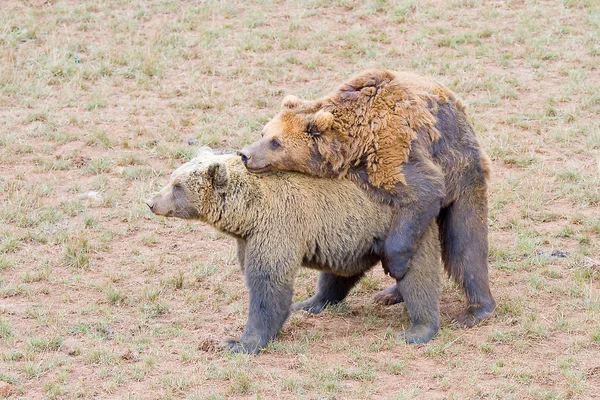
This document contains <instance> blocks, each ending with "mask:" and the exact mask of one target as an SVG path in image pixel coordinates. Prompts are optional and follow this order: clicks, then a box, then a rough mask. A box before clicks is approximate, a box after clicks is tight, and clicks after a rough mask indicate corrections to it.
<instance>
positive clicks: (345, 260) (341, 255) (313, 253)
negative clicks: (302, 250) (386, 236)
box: [302, 243, 381, 276]
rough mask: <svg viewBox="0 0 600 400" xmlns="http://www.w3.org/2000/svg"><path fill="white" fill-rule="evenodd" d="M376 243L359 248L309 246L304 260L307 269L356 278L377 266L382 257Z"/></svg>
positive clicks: (316, 244) (315, 244)
mask: <svg viewBox="0 0 600 400" xmlns="http://www.w3.org/2000/svg"><path fill="white" fill-rule="evenodd" d="M378 247H381V246H380V245H377V244H376V243H372V244H370V245H363V246H358V247H353V246H349V247H348V246H344V248H342V247H339V248H323V247H322V246H320V245H319V243H314V244H313V246H309V247H308V248H309V251H308V252H307V254H305V256H304V259H303V260H302V265H303V266H304V267H306V268H311V269H316V270H319V271H325V272H329V273H332V274H335V275H339V276H354V275H357V274H360V273H362V272H365V271H367V270H369V269H370V268H372V267H373V266H374V265H375V264H377V263H378V262H379V260H380V256H379V254H378V253H377V248H378Z"/></svg>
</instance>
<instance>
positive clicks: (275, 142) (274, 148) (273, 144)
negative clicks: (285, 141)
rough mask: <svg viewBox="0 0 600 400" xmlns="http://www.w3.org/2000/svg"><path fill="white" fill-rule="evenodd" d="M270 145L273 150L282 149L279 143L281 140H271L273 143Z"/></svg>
mask: <svg viewBox="0 0 600 400" xmlns="http://www.w3.org/2000/svg"><path fill="white" fill-rule="evenodd" d="M269 145H270V146H271V149H272V150H277V149H278V148H280V147H281V143H279V140H277V139H273V140H271V142H270V143H269Z"/></svg>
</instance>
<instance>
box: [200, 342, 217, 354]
mask: <svg viewBox="0 0 600 400" xmlns="http://www.w3.org/2000/svg"><path fill="white" fill-rule="evenodd" d="M218 349H219V341H218V340H216V339H212V338H205V339H202V341H201V342H200V343H199V344H198V350H202V351H205V352H207V353H209V352H210V353H214V352H215V351H217V350H218Z"/></svg>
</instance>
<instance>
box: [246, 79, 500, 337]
mask: <svg viewBox="0 0 600 400" xmlns="http://www.w3.org/2000/svg"><path fill="white" fill-rule="evenodd" d="M240 155H241V157H242V160H243V161H244V163H245V164H246V166H247V168H248V169H249V170H250V171H252V172H265V171H272V170H286V171H298V172H304V173H307V174H311V175H316V176H322V177H339V178H343V177H348V178H350V179H351V180H353V181H354V182H356V183H358V184H359V185H360V186H361V187H363V189H365V190H366V191H367V192H368V193H369V194H370V195H371V196H372V197H375V198H377V199H378V200H380V201H382V202H385V203H389V204H391V205H392V206H393V207H394V209H395V217H394V221H393V223H392V227H391V229H390V232H389V234H388V236H387V239H386V242H385V249H384V256H383V259H382V264H383V267H384V269H385V270H386V271H388V272H389V273H390V275H392V276H393V277H394V278H396V279H397V280H401V279H402V278H403V276H404V274H405V273H406V271H407V268H408V263H409V260H410V259H411V257H412V256H413V255H414V253H415V249H416V245H417V243H418V241H419V238H420V237H421V235H422V234H423V232H424V231H425V228H426V227H427V226H428V225H429V223H430V222H431V221H432V220H434V219H435V218H436V217H437V220H438V223H439V226H440V240H441V244H442V255H443V260H444V266H445V269H446V271H447V272H448V273H449V274H450V275H451V276H452V277H453V278H454V280H455V281H456V282H457V283H458V284H459V285H461V287H462V288H463V290H464V291H465V293H466V295H467V300H468V303H469V304H468V307H467V308H466V309H465V310H464V311H462V312H461V313H459V314H458V315H457V316H456V317H455V319H456V320H457V322H459V323H461V324H463V325H467V326H471V325H474V324H476V323H477V322H479V321H481V320H482V319H485V318H487V317H489V316H490V315H491V313H492V312H493V310H494V308H495V302H494V299H493V297H492V295H491V292H490V289H489V279H488V263H487V255H488V241H487V179H488V177H489V171H490V163H489V159H488V158H487V156H486V155H485V153H484V151H483V149H482V148H481V146H480V144H479V142H478V140H477V137H476V135H475V133H474V131H473V128H472V127H471V125H470V123H469V122H468V119H467V115H466V112H465V107H464V106H463V105H462V103H461V101H460V100H459V99H458V98H457V97H456V96H455V95H454V93H452V92H451V91H450V90H448V89H447V88H445V87H444V86H442V85H441V84H439V83H437V82H435V81H433V80H431V79H429V78H425V77H421V76H417V75H413V74H408V73H402V72H392V71H388V70H375V71H365V72H363V73H360V74H358V75H357V76H355V77H353V78H352V79H350V80H349V81H348V82H346V83H344V84H343V85H342V86H341V87H340V88H339V89H338V90H337V91H336V92H334V93H333V94H331V95H329V96H327V97H325V98H322V99H320V100H317V101H305V100H300V99H298V98H296V97H294V96H288V97H286V98H285V99H284V100H283V106H282V110H281V111H280V113H279V114H278V115H277V116H275V118H273V119H272V120H271V121H270V122H269V123H268V124H267V125H266V126H265V128H264V131H263V138H262V139H260V140H259V141H257V142H255V143H253V144H251V145H250V146H247V147H246V148H244V149H243V150H242V151H241V152H240ZM380 300H381V301H382V302H385V303H393V302H397V301H401V300H402V296H401V294H400V293H398V292H397V291H396V290H395V288H390V289H388V290H386V291H384V292H383V294H382V295H381V296H380Z"/></svg>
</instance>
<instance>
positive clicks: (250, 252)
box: [148, 149, 441, 352]
mask: <svg viewBox="0 0 600 400" xmlns="http://www.w3.org/2000/svg"><path fill="white" fill-rule="evenodd" d="M148 206H149V207H150V209H151V210H152V212H154V213H155V214H158V215H164V216H169V217H180V218H195V219H199V220H201V221H204V222H206V223H209V224H211V225H212V226H214V227H215V228H217V229H219V230H220V231H222V232H225V233H227V234H229V235H231V236H233V237H235V238H236V239H237V241H238V259H239V261H240V264H241V265H242V270H243V272H244V276H245V279H246V284H247V286H248V289H249V292H250V296H249V297H250V304H249V311H248V322H247V324H246V327H245V329H244V333H243V335H242V337H241V338H240V340H229V341H227V342H226V347H227V348H228V349H230V350H232V351H236V352H257V351H259V350H260V349H261V348H263V347H264V346H266V345H267V343H268V342H269V341H270V340H272V339H273V338H274V337H275V335H276V334H277V333H278V332H279V330H280V329H281V327H282V325H283V323H284V322H285V320H286V319H287V317H288V315H289V312H290V310H291V309H295V310H306V311H308V312H313V313H318V312H320V311H322V310H323V309H324V308H325V307H326V306H327V305H328V304H333V303H337V302H340V301H342V300H343V299H344V298H345V297H346V295H347V294H348V292H349V291H350V289H351V288H352V287H353V286H354V285H355V284H356V282H358V281H359V280H360V278H361V277H362V276H363V275H364V273H365V272H366V271H367V270H369V269H370V268H371V267H372V266H373V265H375V264H376V263H377V262H379V260H380V257H381V253H382V248H383V243H384V241H385V237H386V234H387V232H388V230H389V226H390V224H391V220H392V214H393V211H392V208H391V207H390V206H389V205H385V204H383V203H381V202H377V201H374V200H372V199H370V198H369V197H368V196H367V195H366V193H365V192H364V191H363V190H361V189H360V188H358V187H357V186H356V185H354V184H353V183H351V182H349V181H343V180H329V179H320V178H314V177H310V176H307V175H302V174H297V173H271V174H264V175H255V174H252V173H249V172H248V171H247V169H246V168H245V167H244V165H243V163H242V162H241V160H240V158H239V157H237V156H235V155H216V154H214V153H213V152H211V151H210V149H202V150H201V152H200V153H199V154H198V156H197V157H196V158H195V159H193V160H192V161H190V162H189V163H187V164H185V165H184V166H182V167H180V168H179V169H177V170H176V171H175V172H174V173H173V175H172V176H171V181H170V183H169V184H168V185H167V186H165V187H164V188H163V189H162V190H161V191H160V192H159V193H157V194H156V195H155V196H154V197H153V198H152V199H150V200H149V201H148ZM440 252H441V249H440V245H439V240H438V228H437V225H436V223H435V222H432V223H431V224H430V226H429V227H428V228H427V229H426V231H425V233H424V234H423V236H422V238H421V239H420V241H419V245H418V247H417V250H416V254H415V256H414V257H413V259H412V260H411V268H410V269H409V272H408V273H407V274H406V277H405V278H404V279H403V280H402V281H401V282H399V283H398V288H397V290H398V291H399V292H400V293H402V295H403V296H404V301H405V304H406V308H407V310H408V312H409V314H410V318H411V323H412V325H411V327H410V328H409V329H408V330H407V331H405V332H403V333H402V334H403V336H404V337H405V339H406V340H407V341H408V342H409V343H424V342H427V341H429V340H430V339H431V338H432V337H433V335H435V333H436V332H437V330H438V328H439V300H440V295H441V259H440ZM301 265H304V266H305V267H309V268H314V269H318V270H320V271H321V274H320V276H319V281H318V288H317V293H316V294H315V295H314V296H313V297H311V298H310V299H308V300H306V301H303V302H301V303H297V304H294V305H293V307H291V302H292V293H293V283H294V277H295V275H296V272H297V271H298V268H300V266H301Z"/></svg>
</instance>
